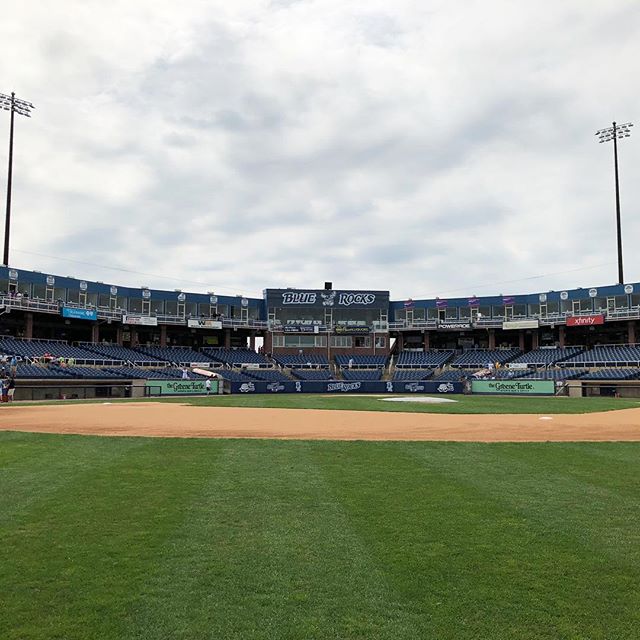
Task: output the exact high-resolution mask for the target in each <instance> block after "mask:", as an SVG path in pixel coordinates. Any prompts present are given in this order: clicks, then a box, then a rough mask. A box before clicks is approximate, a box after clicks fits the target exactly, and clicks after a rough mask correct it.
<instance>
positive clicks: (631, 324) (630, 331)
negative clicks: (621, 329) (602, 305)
mask: <svg viewBox="0 0 640 640" xmlns="http://www.w3.org/2000/svg"><path fill="white" fill-rule="evenodd" d="M627 342H628V343H629V344H635V343H636V322H635V320H629V321H628V322H627Z"/></svg>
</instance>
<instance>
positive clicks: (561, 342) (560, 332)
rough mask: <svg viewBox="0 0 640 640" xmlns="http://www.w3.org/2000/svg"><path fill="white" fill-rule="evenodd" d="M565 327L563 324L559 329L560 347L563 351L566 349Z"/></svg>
mask: <svg viewBox="0 0 640 640" xmlns="http://www.w3.org/2000/svg"><path fill="white" fill-rule="evenodd" d="M564 330H565V327H564V325H563V324H561V325H560V326H559V327H558V346H559V347H560V348H561V349H562V348H563V347H564V332H565V331H564Z"/></svg>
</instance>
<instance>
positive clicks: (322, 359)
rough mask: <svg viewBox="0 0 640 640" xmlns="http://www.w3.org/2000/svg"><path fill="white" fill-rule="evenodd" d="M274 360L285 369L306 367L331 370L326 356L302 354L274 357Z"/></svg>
mask: <svg viewBox="0 0 640 640" xmlns="http://www.w3.org/2000/svg"><path fill="white" fill-rule="evenodd" d="M273 359H274V360H275V361H276V362H277V363H278V364H280V365H282V366H283V367H291V368H296V369H302V368H304V367H309V366H312V367H318V366H320V367H322V368H323V369H327V368H329V361H328V360H327V358H326V356H323V355H316V354H311V353H310V354H307V355H305V354H302V355H281V356H275V355H274V356H273Z"/></svg>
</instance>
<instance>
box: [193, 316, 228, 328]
mask: <svg viewBox="0 0 640 640" xmlns="http://www.w3.org/2000/svg"><path fill="white" fill-rule="evenodd" d="M187 326H188V327H189V328H190V329H222V322H220V320H208V319H206V318H202V319H200V320H198V319H194V318H191V319H190V320H187Z"/></svg>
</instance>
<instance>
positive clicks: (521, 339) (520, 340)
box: [518, 329, 524, 351]
mask: <svg viewBox="0 0 640 640" xmlns="http://www.w3.org/2000/svg"><path fill="white" fill-rule="evenodd" d="M518 346H519V347H520V351H524V330H523V329H520V334H519V335H518Z"/></svg>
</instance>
